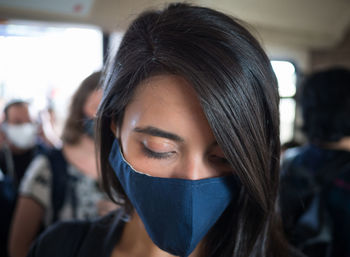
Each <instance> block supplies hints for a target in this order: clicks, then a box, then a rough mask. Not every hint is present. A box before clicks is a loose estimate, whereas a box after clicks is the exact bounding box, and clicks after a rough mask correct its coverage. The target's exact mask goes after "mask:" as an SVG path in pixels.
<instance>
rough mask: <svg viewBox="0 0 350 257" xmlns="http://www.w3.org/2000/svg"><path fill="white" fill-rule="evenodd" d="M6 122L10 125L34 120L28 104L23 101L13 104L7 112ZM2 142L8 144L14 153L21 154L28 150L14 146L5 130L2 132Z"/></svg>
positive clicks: (0, 140) (0, 141)
mask: <svg viewBox="0 0 350 257" xmlns="http://www.w3.org/2000/svg"><path fill="white" fill-rule="evenodd" d="M6 122H7V123H8V124H10V125H22V124H25V123H31V122H32V120H31V117H30V114H29V109H28V105H27V104H25V103H23V104H16V105H13V106H11V107H10V108H9V109H8V112H7V120H6ZM0 143H2V144H4V143H5V144H7V145H8V146H9V147H10V149H11V151H12V153H14V154H21V153H24V152H26V151H27V150H24V149H19V148H17V147H16V146H14V145H13V144H12V143H11V142H10V141H9V140H8V139H7V138H6V135H5V134H4V133H3V132H1V135H0Z"/></svg>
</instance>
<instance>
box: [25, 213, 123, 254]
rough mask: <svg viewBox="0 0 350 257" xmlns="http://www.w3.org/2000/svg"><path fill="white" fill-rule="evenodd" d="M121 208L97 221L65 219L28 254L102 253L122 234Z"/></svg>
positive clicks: (45, 234) (46, 234) (40, 238)
mask: <svg viewBox="0 0 350 257" xmlns="http://www.w3.org/2000/svg"><path fill="white" fill-rule="evenodd" d="M120 214H121V210H118V211H115V212H112V213H110V214H108V215H106V216H103V217H100V218H98V219H95V220H94V221H66V222H60V223H57V224H55V225H53V226H51V227H49V228H48V229H47V230H46V231H45V232H44V233H43V234H42V235H41V236H40V237H39V238H38V239H37V241H36V242H35V243H34V245H33V246H32V248H31V250H30V253H29V255H28V257H41V256H45V257H46V256H51V257H56V256H57V257H58V256H66V257H73V256H74V257H76V256H102V255H101V252H105V250H106V249H104V247H106V246H107V247H108V245H113V244H114V243H116V242H114V241H113V240H116V239H118V237H116V236H115V235H116V233H117V234H120V232H121V229H120V224H121V223H122V219H121V218H120V216H121V215H120Z"/></svg>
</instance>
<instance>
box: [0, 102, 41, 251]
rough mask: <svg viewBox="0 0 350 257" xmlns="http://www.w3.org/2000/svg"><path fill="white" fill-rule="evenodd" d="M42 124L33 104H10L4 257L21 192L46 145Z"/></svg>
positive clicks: (3, 156)
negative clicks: (28, 171)
mask: <svg viewBox="0 0 350 257" xmlns="http://www.w3.org/2000/svg"><path fill="white" fill-rule="evenodd" d="M39 138H40V135H39V129H38V125H37V124H36V123H35V122H34V120H33V119H32V117H31V115H30V112H29V103H28V102H26V101H23V100H19V99H13V100H11V101H9V102H8V103H7V104H6V106H5V108H4V111H3V122H2V123H1V125H0V170H1V175H2V176H1V180H0V209H1V214H0V255H1V256H6V255H7V253H6V249H7V239H8V230H9V224H10V221H11V218H12V213H13V209H14V206H15V203H16V198H17V189H18V185H19V184H20V182H21V180H22V177H23V175H24V173H25V170H26V169H27V167H28V165H29V164H30V162H31V161H32V160H33V158H34V157H35V156H36V155H37V154H38V153H39V152H42V151H45V149H46V146H45V145H43V144H42V143H40V140H39Z"/></svg>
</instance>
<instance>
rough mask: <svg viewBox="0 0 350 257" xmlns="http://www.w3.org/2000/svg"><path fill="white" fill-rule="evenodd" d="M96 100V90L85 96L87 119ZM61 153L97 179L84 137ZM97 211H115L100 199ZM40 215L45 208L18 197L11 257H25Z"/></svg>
mask: <svg viewBox="0 0 350 257" xmlns="http://www.w3.org/2000/svg"><path fill="white" fill-rule="evenodd" d="M100 100H101V92H100V91H96V92H93V93H92V94H91V95H90V97H88V99H87V101H86V104H85V106H84V111H85V110H88V111H87V113H86V115H87V116H91V117H93V116H94V115H95V113H96V110H97V106H98V103H97V102H99V101H100ZM90 101H91V102H90ZM93 108H95V109H93ZM63 153H64V155H65V158H66V159H67V160H68V162H69V163H71V164H72V165H74V166H75V167H77V168H78V170H79V171H81V172H82V173H84V174H85V175H87V176H90V177H92V178H94V179H97V177H98V172H97V167H96V166H97V165H96V159H95V146H94V142H93V140H91V139H90V138H89V137H88V136H86V135H83V136H82V137H81V140H80V141H79V142H78V143H77V144H76V145H67V144H65V145H63ZM98 208H99V213H100V214H105V213H106V212H109V211H111V210H112V209H115V208H116V206H115V204H113V203H111V202H107V201H105V200H102V201H101V202H99V203H98ZM44 215H45V209H44V208H43V206H41V205H40V204H39V203H38V202H36V201H35V200H34V199H33V198H29V197H25V196H20V197H19V199H18V202H17V206H16V210H15V213H14V216H13V220H12V225H11V231H10V239H9V253H10V256H11V257H25V256H26V255H27V253H28V250H29V248H30V245H31V243H32V242H33V240H34V239H35V237H36V235H37V233H38V231H39V229H40V225H41V223H42V221H43V218H44Z"/></svg>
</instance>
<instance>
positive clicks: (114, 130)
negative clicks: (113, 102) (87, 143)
mask: <svg viewBox="0 0 350 257" xmlns="http://www.w3.org/2000/svg"><path fill="white" fill-rule="evenodd" d="M110 129H111V131H112V133H113V134H114V136H115V137H116V138H118V139H119V138H120V129H119V126H117V125H116V124H115V122H114V121H113V120H112V121H111V125H110Z"/></svg>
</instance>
